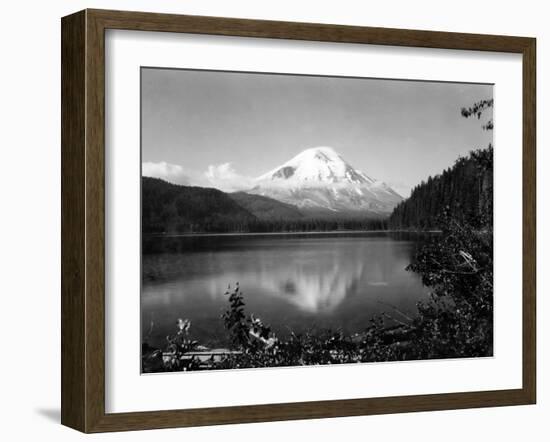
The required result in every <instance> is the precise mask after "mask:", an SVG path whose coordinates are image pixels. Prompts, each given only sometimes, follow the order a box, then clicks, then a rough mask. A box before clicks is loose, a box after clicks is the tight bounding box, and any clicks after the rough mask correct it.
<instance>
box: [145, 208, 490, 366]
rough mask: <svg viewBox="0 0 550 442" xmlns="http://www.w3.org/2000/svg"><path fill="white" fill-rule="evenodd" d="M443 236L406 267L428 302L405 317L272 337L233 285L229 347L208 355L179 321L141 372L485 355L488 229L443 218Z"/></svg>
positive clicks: (395, 312)
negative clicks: (352, 329)
mask: <svg viewBox="0 0 550 442" xmlns="http://www.w3.org/2000/svg"><path fill="white" fill-rule="evenodd" d="M441 225H442V226H443V233H442V234H441V235H437V237H436V238H434V239H432V240H431V242H429V243H428V244H426V245H425V246H424V247H423V248H421V250H420V251H419V252H418V254H417V256H416V257H415V259H414V260H413V263H412V264H411V265H410V266H409V267H408V268H407V270H409V271H413V272H415V273H417V274H419V275H420V276H421V277H422V281H423V283H424V284H425V285H426V286H427V287H430V289H431V297H430V299H429V300H428V301H425V302H419V303H418V304H417V312H416V314H415V315H414V316H412V317H411V316H409V315H407V314H405V313H403V312H400V311H399V310H398V309H395V308H394V309H393V310H392V312H391V314H389V313H385V314H383V315H381V316H378V317H375V318H372V320H371V321H370V323H369V324H365V329H364V331H363V332H362V333H359V334H355V335H346V334H344V333H343V332H342V331H339V330H321V331H319V332H317V333H313V332H307V333H303V334H294V333H292V334H291V335H290V337H288V338H284V339H283V338H281V337H278V336H277V335H276V334H275V333H274V332H273V331H272V330H271V329H270V327H269V326H267V325H265V324H264V323H263V322H262V321H261V319H259V318H257V317H255V316H254V315H253V314H247V312H246V310H245V307H246V305H245V298H244V296H243V293H242V291H241V288H240V287H239V285H238V284H237V285H236V286H235V287H234V288H233V289H232V290H231V289H228V291H227V292H226V296H227V297H228V302H229V306H228V309H227V311H226V312H225V313H224V314H223V315H222V318H221V319H222V320H223V321H224V325H225V329H226V331H227V333H228V336H229V337H230V338H231V348H229V349H227V351H224V352H222V353H219V352H218V353H210V352H209V350H208V349H207V348H205V347H202V346H200V345H199V343H198V342H197V341H194V340H192V339H190V338H189V336H188V335H189V328H190V325H191V324H190V322H189V321H188V320H185V321H184V320H179V321H178V330H177V332H176V334H175V335H173V336H169V337H167V345H166V348H165V349H164V350H163V351H161V350H160V349H151V348H148V347H145V348H144V352H143V371H144V372H155V371H184V370H208V369H229V368H254V367H279V366H300V365H322V364H323V365H324V364H342V363H356V362H384V361H402V360H418V359H440V358H463V357H483V356H491V355H492V353H493V324H492V318H493V244H492V231H491V230H489V229H485V230H479V229H477V228H475V227H474V226H473V225H472V224H469V223H468V222H466V221H461V222H459V221H458V220H457V219H456V218H454V217H450V216H448V215H444V216H443V217H442V220H441Z"/></svg>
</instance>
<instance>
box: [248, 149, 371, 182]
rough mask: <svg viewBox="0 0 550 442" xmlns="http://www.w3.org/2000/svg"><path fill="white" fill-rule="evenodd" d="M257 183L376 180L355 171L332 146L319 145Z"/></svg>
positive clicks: (265, 175)
mask: <svg viewBox="0 0 550 442" xmlns="http://www.w3.org/2000/svg"><path fill="white" fill-rule="evenodd" d="M257 181H258V182H263V181H271V182H273V183H274V184H275V183H277V182H279V184H282V183H283V182H286V183H289V182H295V183H308V184H312V185H313V184H315V185H321V184H336V183H350V184H365V183H374V182H375V180H373V179H372V178H370V177H368V176H367V175H365V174H364V173H363V172H360V171H358V170H355V169H354V168H353V167H352V166H351V165H350V164H349V163H347V162H346V161H345V160H344V159H343V158H342V157H341V156H340V155H339V154H338V153H337V152H336V151H335V150H334V149H333V148H332V147H328V146H318V147H312V148H309V149H306V150H304V151H302V152H300V153H299V154H298V155H296V156H295V157H294V158H292V159H291V160H289V161H287V162H286V163H284V164H283V165H281V166H279V167H277V168H275V169H273V170H271V171H269V172H267V173H265V174H264V175H262V176H260V177H258V178H257Z"/></svg>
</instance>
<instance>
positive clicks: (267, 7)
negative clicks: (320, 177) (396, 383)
mask: <svg viewBox="0 0 550 442" xmlns="http://www.w3.org/2000/svg"><path fill="white" fill-rule="evenodd" d="M545 3H546V2H540V1H535V0H523V1H521V2H517V1H514V2H508V1H502V0H501V1H495V0H486V1H482V2H480V1H471V0H461V1H454V2H445V3H444V2H441V1H421V0H417V1H414V2H411V1H407V0H400V1H391V2H382V3H380V2H372V3H371V4H367V2H362V1H351V0H339V1H338V2H323V1H319V0H318V1H309V0H294V1H292V0H278V1H262V2H259V1H256V2H255V1H252V0H232V1H224V0H185V1H183V0H180V1H170V0H157V1H155V2H147V1H144V0H133V1H120V0H88V1H83V0H71V1H69V0H51V1H48V2H40V1H30V0H19V1H17V2H16V1H12V2H5V3H4V4H3V8H2V18H3V19H2V26H1V27H0V32H1V39H0V45H1V54H2V59H1V68H0V164H1V173H0V207H1V212H0V275H1V280H0V296H1V297H0V300H1V301H0V306H1V312H2V316H1V320H0V331H1V334H0V336H1V339H2V350H1V352H0V407H1V409H0V413H1V414H0V416H2V418H1V424H0V435H1V438H2V439H3V440H32V438H33V437H34V438H41V439H48V440H56V441H68V440H71V441H72V440H81V439H84V437H85V436H83V435H81V434H79V433H77V432H75V431H73V430H70V429H67V428H64V427H62V426H61V425H59V406H60V401H59V396H60V362H59V361H60V348H59V342H60V327H59V321H60V202H59V201H60V21H59V20H60V17H61V16H63V15H67V14H69V13H72V12H74V11H77V10H79V9H83V8H86V7H93V8H106V9H127V10H142V11H155V12H171V13H185V14H199V15H217V16H229V17H243V18H260V19H274V20H290V21H310V22H323V23H339V24H350V25H364V26H383V27H402V28H413V29H433V30H445V31H456V32H477V33H493V34H508V35H525V36H534V37H537V39H538V54H537V55H538V85H537V86H538V94H537V99H538V123H539V128H538V146H539V148H538V176H539V179H538V192H539V196H538V216H539V218H538V225H539V229H538V238H539V247H538V263H539V265H538V268H539V280H538V299H539V301H538V312H539V314H538V318H539V326H538V332H539V338H538V342H539V345H538V351H539V368H538V369H539V388H538V394H539V400H538V402H539V403H538V405H536V406H529V407H508V408H493V409H479V410H464V411H445V412H432V413H414V414H406V415H388V416H374V417H354V418H340V419H325V420H317V421H295V422H284V423H265V424H247V425H231V426H223V427H207V428H191V429H178V430H160V431H153V432H151V431H147V432H139V433H117V434H105V435H96V436H92V437H93V438H94V439H95V440H113V439H116V440H132V441H133V440H146V439H149V438H151V437H160V438H178V439H184V438H186V439H194V440H197V439H203V440H210V439H213V438H224V440H225V441H232V440H242V439H248V440H253V439H259V440H261V441H262V442H263V441H280V440H281V438H287V439H290V440H299V439H302V438H308V439H310V440H321V441H325V440H326V441H331V440H334V439H337V440H342V439H344V438H347V437H349V438H354V439H363V440H364V439H375V440H376V439H382V440H407V441H416V440H423V441H432V440H433V441H439V440H442V439H444V440H445V441H446V442H452V441H461V442H462V441H464V440H483V438H491V439H492V440H499V441H508V440H510V441H515V440H521V439H528V440H531V441H542V440H547V438H548V435H549V434H550V426H549V425H548V422H547V419H548V417H547V416H549V415H550V385H549V383H548V380H547V377H546V376H545V374H546V373H548V371H549V369H550V346H549V345H548V339H547V337H548V334H549V333H550V324H549V323H548V322H547V319H546V318H545V316H546V314H545V312H546V311H547V310H548V308H549V307H550V302H548V299H547V298H546V299H545V294H546V293H548V291H549V290H550V277H549V276H548V272H545V271H544V270H545V269H547V268H548V267H549V265H550V235H549V232H548V231H546V230H545V229H544V228H543V226H544V225H545V224H548V223H549V222H550V201H549V200H548V199H547V198H545V194H546V193H545V190H546V189H547V188H548V187H549V186H550V175H548V174H546V175H545V174H544V171H545V170H548V169H549V168H550V153H549V152H548V151H547V150H546V151H545V149H543V146H546V145H548V144H549V143H550V139H549V137H550V130H548V128H547V127H545V124H544V123H545V122H546V121H548V120H549V119H550V108H549V102H548V99H549V98H550V91H549V85H548V82H547V81H544V79H545V78H550V28H549V27H548V17H549V16H550V14H549V11H546V10H545ZM518 191H519V190H518ZM319 388H322V386H319Z"/></svg>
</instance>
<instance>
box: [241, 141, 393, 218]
mask: <svg viewBox="0 0 550 442" xmlns="http://www.w3.org/2000/svg"><path fill="white" fill-rule="evenodd" d="M247 193H254V194H257V195H263V196H268V197H270V198H274V199H277V200H279V201H283V202H285V203H289V204H293V205H296V206H298V207H299V208H301V209H313V210H315V209H322V210H327V211H331V212H335V213H337V212H363V211H366V212H372V213H379V214H388V213H390V212H391V211H392V209H393V208H394V207H395V206H396V205H397V204H398V203H399V202H400V201H402V199H403V198H401V196H400V195H399V194H398V193H397V192H395V191H394V190H393V189H392V188H391V187H389V186H388V185H387V184H385V183H384V182H382V181H377V180H375V179H374V178H372V177H370V176H368V175H366V174H365V173H363V172H361V171H360V170H357V169H355V168H353V167H352V166H351V165H350V164H349V163H347V162H346V161H345V160H344V159H343V158H342V157H341V156H340V155H339V154H338V153H337V152H336V151H335V150H334V149H332V148H330V147H314V148H311V149H307V150H304V151H303V152H301V153H300V154H298V155H296V156H295V157H294V158H292V159H291V160H290V161H287V162H286V163H284V164H283V165H281V166H279V167H276V168H275V169H273V170H271V171H269V172H267V173H265V174H263V175H261V176H260V177H258V178H257V179H256V180H255V186H254V188H252V189H251V190H248V191H247Z"/></svg>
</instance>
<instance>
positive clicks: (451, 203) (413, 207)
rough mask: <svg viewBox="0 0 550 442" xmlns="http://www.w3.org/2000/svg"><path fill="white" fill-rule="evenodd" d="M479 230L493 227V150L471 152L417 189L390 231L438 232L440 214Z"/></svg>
mask: <svg viewBox="0 0 550 442" xmlns="http://www.w3.org/2000/svg"><path fill="white" fill-rule="evenodd" d="M443 213H445V214H446V216H451V217H453V218H457V219H465V220H467V221H468V222H469V223H470V224H472V225H477V226H478V227H481V226H486V225H488V224H492V213H493V147H492V146H491V145H489V147H487V148H485V149H478V150H475V151H472V152H470V155H469V156H467V157H461V158H459V159H458V160H457V161H456V162H455V164H454V165H453V166H452V167H450V168H448V169H446V170H445V171H444V172H443V173H441V174H440V175H436V176H434V177H431V176H430V177H429V178H428V180H427V181H423V182H422V183H420V184H419V185H418V186H416V187H415V188H414V189H413V191H412V193H411V196H410V198H408V199H407V200H405V201H403V202H401V203H400V204H399V205H398V206H397V207H396V208H395V209H394V211H393V213H392V214H391V216H390V219H389V221H388V224H389V228H390V229H437V228H440V227H441V225H440V224H441V215H442V214H443Z"/></svg>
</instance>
